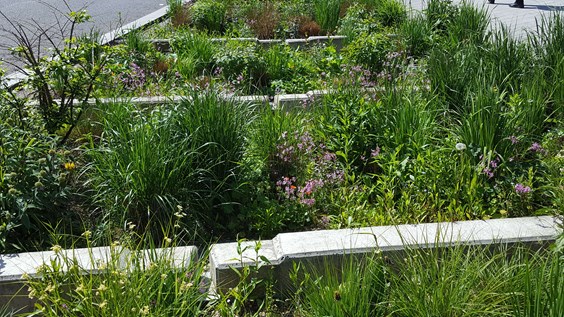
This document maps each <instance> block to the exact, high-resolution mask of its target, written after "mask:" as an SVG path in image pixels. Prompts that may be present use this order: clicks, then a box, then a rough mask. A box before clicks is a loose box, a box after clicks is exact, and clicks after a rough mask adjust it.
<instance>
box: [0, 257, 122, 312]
mask: <svg viewBox="0 0 564 317" xmlns="http://www.w3.org/2000/svg"><path fill="white" fill-rule="evenodd" d="M116 256H117V257H119V259H118V261H119V265H125V263H126V260H127V257H128V256H129V251H128V250H127V249H123V248H110V247H97V248H90V249H74V250H61V251H59V252H58V253H57V252H54V251H44V252H30V253H19V254H5V255H0V307H2V306H6V305H8V306H9V307H11V308H13V309H15V310H21V311H22V312H26V311H31V309H32V308H33V305H34V304H35V300H34V299H31V298H29V297H28V291H27V289H24V284H25V278H24V276H23V275H24V274H27V275H29V276H30V277H38V276H40V274H41V272H40V268H41V267H42V266H43V265H48V266H50V265H51V264H52V263H53V261H56V262H57V263H59V264H60V265H62V269H63V270H67V269H68V266H69V264H72V265H74V264H76V265H78V266H79V267H80V268H81V269H83V270H85V271H86V272H91V273H95V274H97V273H98V272H99V271H100V270H101V268H103V266H104V265H106V264H107V263H108V261H110V260H111V259H112V258H113V257H116ZM114 261H115V260H114Z"/></svg>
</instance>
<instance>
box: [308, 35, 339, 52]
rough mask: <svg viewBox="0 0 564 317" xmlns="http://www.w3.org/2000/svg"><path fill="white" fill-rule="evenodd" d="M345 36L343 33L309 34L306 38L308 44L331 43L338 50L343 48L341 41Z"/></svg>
mask: <svg viewBox="0 0 564 317" xmlns="http://www.w3.org/2000/svg"><path fill="white" fill-rule="evenodd" d="M346 38H347V37H346V36H344V35H333V36H310V37H308V38H307V43H308V44H310V45H315V44H318V45H331V46H334V47H335V49H336V50H337V52H339V51H340V50H341V49H342V48H343V45H344V44H343V43H344V41H345V39H346Z"/></svg>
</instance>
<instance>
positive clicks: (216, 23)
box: [190, 0, 227, 34]
mask: <svg viewBox="0 0 564 317" xmlns="http://www.w3.org/2000/svg"><path fill="white" fill-rule="evenodd" d="M226 13H227V7H226V6H225V5H224V4H223V3H222V2H220V1H216V0H201V1H196V2H195V3H194V4H193V5H192V6H191V7H190V19H191V22H192V25H193V26H195V27H196V28H197V29H199V30H201V31H207V32H209V33H220V34H221V33H222V32H223V31H224V30H225V15H226Z"/></svg>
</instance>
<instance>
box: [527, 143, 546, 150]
mask: <svg viewBox="0 0 564 317" xmlns="http://www.w3.org/2000/svg"><path fill="white" fill-rule="evenodd" d="M529 151H531V152H536V153H544V152H545V149H543V148H542V146H541V145H540V144H538V143H537V142H535V143H533V144H531V147H529Z"/></svg>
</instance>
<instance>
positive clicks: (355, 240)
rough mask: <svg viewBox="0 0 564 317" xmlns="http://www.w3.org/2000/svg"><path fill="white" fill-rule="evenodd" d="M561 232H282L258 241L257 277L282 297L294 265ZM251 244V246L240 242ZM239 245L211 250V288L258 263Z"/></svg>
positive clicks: (530, 222) (521, 223) (448, 227)
mask: <svg viewBox="0 0 564 317" xmlns="http://www.w3.org/2000/svg"><path fill="white" fill-rule="evenodd" d="M560 233H561V229H560V228H559V226H558V224H557V222H556V219H555V218H553V217H550V216H543V217H526V218H513V219H495V220H486V221H484V220H475V221H461V222H454V223H448V222H444V223H429V224H418V225H399V226H381V227H368V228H359V229H342V230H320V231H310V232H297V233H283V234H279V235H277V236H276V237H275V238H274V239H273V240H268V241H263V242H262V246H263V248H262V249H261V250H259V254H260V255H264V256H265V258H266V259H268V263H267V264H266V265H264V266H263V267H262V271H260V276H268V275H267V274H268V273H270V274H271V275H272V276H274V280H275V283H276V289H277V290H278V291H279V292H280V294H286V293H288V292H291V289H292V284H291V282H290V280H289V272H290V271H291V269H292V266H293V265H294V264H295V263H307V264H308V265H315V266H317V269H319V270H321V269H323V267H324V266H323V265H325V264H326V261H331V263H338V262H339V261H341V260H342V259H343V258H344V257H345V256H348V255H359V256H364V255H367V254H371V253H373V252H374V251H376V250H379V252H382V254H383V255H385V256H389V257H391V258H392V257H397V256H401V255H402V254H404V253H405V252H406V250H409V249H417V248H444V247H449V246H453V245H460V244H462V245H464V246H465V247H466V246H468V247H481V248H489V247H491V246H493V245H499V246H514V245H523V246H528V247H534V248H540V247H543V246H545V245H547V244H548V243H551V242H553V241H555V239H556V237H557V236H558V234H560ZM249 245H253V242H245V244H244V246H249ZM237 247H238V245H237V244H236V243H234V244H233V243H232V244H216V245H214V246H213V247H212V251H211V253H210V267H211V276H212V285H215V287H216V288H217V289H218V290H219V292H225V291H226V290H228V289H229V288H230V287H234V286H236V285H237V284H236V283H237V282H238V280H237V278H238V277H237V274H236V273H235V272H233V270H234V269H240V268H241V267H242V266H244V265H256V263H255V262H254V261H249V260H247V259H248V258H250V259H254V258H255V257H253V254H254V249H253V250H252V253H251V254H249V253H243V256H242V257H240V256H238V254H237ZM247 251H248V250H246V252H247ZM324 263H325V264H324Z"/></svg>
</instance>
